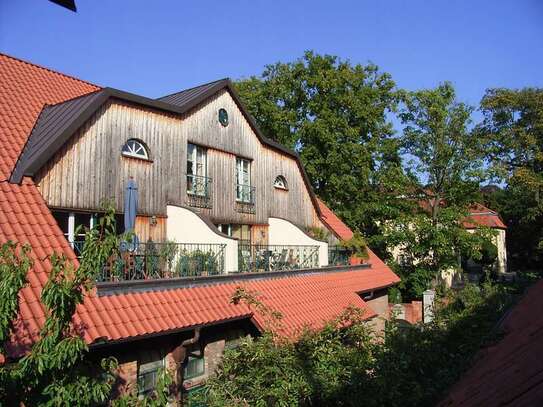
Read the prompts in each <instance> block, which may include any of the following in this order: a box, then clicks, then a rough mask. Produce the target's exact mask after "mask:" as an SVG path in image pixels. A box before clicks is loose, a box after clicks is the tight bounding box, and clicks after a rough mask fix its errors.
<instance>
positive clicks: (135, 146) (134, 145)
mask: <svg viewBox="0 0 543 407" xmlns="http://www.w3.org/2000/svg"><path fill="white" fill-rule="evenodd" d="M122 154H123V155H125V156H128V157H136V158H143V159H146V160H147V159H149V152H148V151H147V148H146V147H145V145H144V144H143V143H142V142H141V141H138V140H136V139H133V138H132V139H129V140H128V141H127V142H126V143H125V144H124V146H123V149H122Z"/></svg>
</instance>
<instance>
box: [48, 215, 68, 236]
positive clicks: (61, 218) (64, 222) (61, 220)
mask: <svg viewBox="0 0 543 407" xmlns="http://www.w3.org/2000/svg"><path fill="white" fill-rule="evenodd" d="M52 213H53V217H54V218H55V220H56V221H57V224H58V227H59V228H60V230H62V232H63V233H64V236H66V238H67V237H68V235H69V233H70V230H69V226H68V225H69V221H68V218H69V216H70V215H69V213H68V212H61V211H52Z"/></svg>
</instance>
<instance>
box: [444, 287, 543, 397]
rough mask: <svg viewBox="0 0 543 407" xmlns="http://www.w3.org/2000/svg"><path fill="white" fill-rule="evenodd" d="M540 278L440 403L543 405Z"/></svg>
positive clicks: (542, 323)
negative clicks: (494, 341) (497, 338)
mask: <svg viewBox="0 0 543 407" xmlns="http://www.w3.org/2000/svg"><path fill="white" fill-rule="evenodd" d="M541 310H543V280H540V281H539V282H538V283H536V284H535V285H534V286H532V287H531V288H530V289H529V290H528V292H527V293H526V294H525V295H524V297H523V298H522V299H521V301H520V302H519V303H518V304H517V305H516V306H515V307H514V308H513V310H512V311H511V312H510V313H509V314H508V315H507V316H506V318H505V320H504V322H503V323H502V327H503V329H504V331H505V336H504V337H503V338H502V339H501V340H500V341H499V342H498V343H497V344H495V345H493V346H490V347H489V348H486V349H484V350H482V351H481V352H480V353H479V355H478V356H477V358H476V360H475V364H474V365H473V367H472V368H471V369H469V370H468V371H467V372H466V373H465V374H464V375H463V376H462V378H461V379H460V381H459V382H458V383H457V384H456V385H455V386H453V388H452V389H451V391H450V393H449V394H448V396H447V397H446V399H445V400H443V401H442V402H441V403H440V406H441V407H445V406H466V407H469V406H506V405H507V406H541V405H543V313H542V312H541Z"/></svg>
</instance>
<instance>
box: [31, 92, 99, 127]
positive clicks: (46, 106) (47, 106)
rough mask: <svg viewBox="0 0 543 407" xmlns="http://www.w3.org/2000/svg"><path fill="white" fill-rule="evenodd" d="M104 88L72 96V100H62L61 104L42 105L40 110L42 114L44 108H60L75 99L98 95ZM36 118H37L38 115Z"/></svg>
mask: <svg viewBox="0 0 543 407" xmlns="http://www.w3.org/2000/svg"><path fill="white" fill-rule="evenodd" d="M105 89H106V88H99V89H96V90H93V91H92V92H88V93H83V94H82V95H79V96H74V97H73V98H70V99H66V100H63V101H61V102H58V103H54V104H49V103H46V104H44V105H43V108H42V110H41V112H43V110H44V109H46V108H50V107H55V106H60V105H62V104H64V103H68V102H73V101H74V100H76V99H81V98H84V97H87V96H90V95H92V94H94V93H98V92H103V91H104V90H105ZM41 112H40V114H41ZM38 118H39V115H38ZM37 121H38V119H36V122H37Z"/></svg>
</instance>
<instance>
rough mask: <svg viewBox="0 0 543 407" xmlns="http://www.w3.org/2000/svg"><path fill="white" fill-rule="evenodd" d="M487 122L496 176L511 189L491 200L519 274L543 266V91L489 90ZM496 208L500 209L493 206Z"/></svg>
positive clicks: (481, 129) (481, 130)
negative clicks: (502, 222)
mask: <svg viewBox="0 0 543 407" xmlns="http://www.w3.org/2000/svg"><path fill="white" fill-rule="evenodd" d="M481 111H482V113H483V116H484V119H483V121H482V123H480V124H479V125H478V126H477V135H478V137H479V138H480V140H482V141H483V142H484V147H485V150H486V152H487V159H488V163H489V164H490V168H491V170H492V173H493V175H494V176H495V177H496V178H497V179H498V180H499V181H501V182H504V183H506V184H507V185H506V187H505V189H504V190H503V191H502V190H498V191H496V193H495V194H492V195H491V196H489V197H488V198H489V199H491V200H492V202H491V203H490V204H491V207H492V208H493V209H496V210H498V211H500V214H501V215H502V216H503V217H504V219H505V220H506V222H507V224H508V226H509V229H508V248H509V251H510V258H511V260H512V262H513V266H514V267H515V268H520V269H523V268H524V269H525V268H529V267H533V268H540V266H541V265H542V263H543V260H542V254H543V202H542V200H541V188H542V186H543V89H538V88H525V89H520V90H512V89H489V90H487V91H486V94H485V95H484V97H483V99H482V100H481ZM492 204H494V205H496V206H492Z"/></svg>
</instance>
